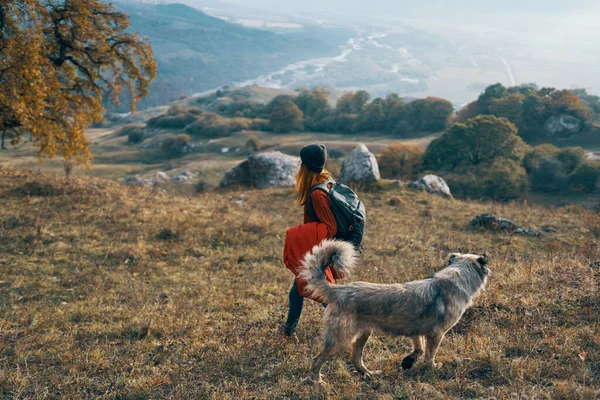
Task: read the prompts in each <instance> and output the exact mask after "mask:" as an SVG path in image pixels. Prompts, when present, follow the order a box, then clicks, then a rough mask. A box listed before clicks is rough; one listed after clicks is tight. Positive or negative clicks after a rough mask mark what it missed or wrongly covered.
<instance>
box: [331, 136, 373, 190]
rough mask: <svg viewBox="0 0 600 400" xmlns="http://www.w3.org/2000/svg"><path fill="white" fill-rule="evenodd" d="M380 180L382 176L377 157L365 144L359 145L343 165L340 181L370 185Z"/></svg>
mask: <svg viewBox="0 0 600 400" xmlns="http://www.w3.org/2000/svg"><path fill="white" fill-rule="evenodd" d="M379 179H381V176H380V174H379V165H378V164H377V159H376V158H375V155H374V154H373V153H371V152H370V151H369V149H368V148H367V146H365V145H364V144H363V143H361V144H359V145H358V146H356V147H355V148H354V150H352V153H350V155H349V156H348V157H346V159H345V160H344V162H343V163H342V169H341V171H340V181H341V182H343V183H348V182H360V183H368V182H376V181H378V180H379Z"/></svg>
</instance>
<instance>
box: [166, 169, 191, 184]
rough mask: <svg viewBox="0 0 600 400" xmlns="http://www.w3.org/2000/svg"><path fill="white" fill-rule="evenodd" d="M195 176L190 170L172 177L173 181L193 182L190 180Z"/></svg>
mask: <svg viewBox="0 0 600 400" xmlns="http://www.w3.org/2000/svg"><path fill="white" fill-rule="evenodd" d="M193 177H194V174H193V173H191V172H190V171H182V172H180V173H178V174H176V175H174V176H173V178H171V181H173V183H191V182H190V181H191V180H192V178H193Z"/></svg>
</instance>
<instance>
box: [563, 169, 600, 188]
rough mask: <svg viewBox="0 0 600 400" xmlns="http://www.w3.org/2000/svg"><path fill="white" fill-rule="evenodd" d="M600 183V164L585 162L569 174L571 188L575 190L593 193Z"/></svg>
mask: <svg viewBox="0 0 600 400" xmlns="http://www.w3.org/2000/svg"><path fill="white" fill-rule="evenodd" d="M599 183H600V165H592V164H583V165H581V166H579V168H577V169H576V170H575V171H574V172H573V173H572V174H571V175H570V176H569V189H570V190H572V191H575V192H583V193H593V192H595V191H596V190H597V189H598V184H599Z"/></svg>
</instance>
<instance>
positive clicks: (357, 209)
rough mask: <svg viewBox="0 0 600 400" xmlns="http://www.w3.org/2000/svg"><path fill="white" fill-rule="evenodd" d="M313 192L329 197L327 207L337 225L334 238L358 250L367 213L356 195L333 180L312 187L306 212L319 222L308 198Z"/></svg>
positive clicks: (363, 232)
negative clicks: (348, 243) (322, 192)
mask: <svg viewBox="0 0 600 400" xmlns="http://www.w3.org/2000/svg"><path fill="white" fill-rule="evenodd" d="M314 190H322V191H324V192H325V193H327V194H328V195H329V207H330V208H331V212H332V213H333V216H334V217H335V223H336V225H337V233H336V234H335V238H336V239H341V240H344V241H346V242H350V243H352V244H354V247H355V248H356V249H360V247H361V243H362V238H363V235H364V234H365V223H366V221H367V212H366V210H365V206H364V204H363V203H362V201H360V200H359V199H358V196H357V195H356V193H354V191H352V189H350V188H349V187H348V186H346V185H343V184H341V183H338V182H335V181H333V180H328V181H325V182H323V183H321V184H319V185H316V186H314V187H313V188H312V189H311V190H310V193H309V195H308V201H307V202H306V211H307V212H308V215H309V216H310V218H311V219H312V220H313V221H318V220H319V219H318V217H317V214H316V213H315V209H314V208H313V205H312V200H311V197H310V195H311V194H312V192H313V191H314Z"/></svg>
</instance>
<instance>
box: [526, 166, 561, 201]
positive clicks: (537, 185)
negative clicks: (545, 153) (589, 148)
mask: <svg viewBox="0 0 600 400" xmlns="http://www.w3.org/2000/svg"><path fill="white" fill-rule="evenodd" d="M529 180H530V182H531V189H532V190H535V191H538V192H549V193H560V192H564V191H566V190H567V185H568V177H567V174H565V172H564V166H563V164H562V163H561V162H560V161H558V160H556V159H553V158H542V159H541V160H540V161H539V163H538V165H537V167H535V168H533V169H532V170H531V172H530V173H529Z"/></svg>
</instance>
